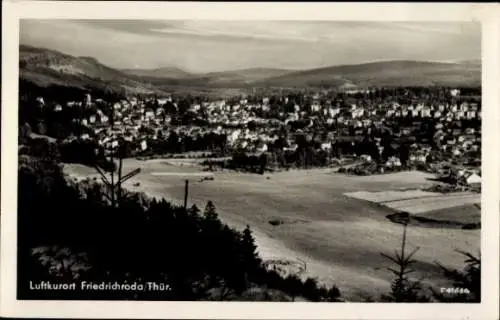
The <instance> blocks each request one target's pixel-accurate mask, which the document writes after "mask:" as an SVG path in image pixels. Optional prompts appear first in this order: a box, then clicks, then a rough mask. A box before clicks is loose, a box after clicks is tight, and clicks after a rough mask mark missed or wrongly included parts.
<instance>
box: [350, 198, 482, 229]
mask: <svg viewBox="0 0 500 320" xmlns="http://www.w3.org/2000/svg"><path fill="white" fill-rule="evenodd" d="M345 195H346V196H349V197H352V198H355V199H360V200H366V201H370V202H374V203H377V204H380V205H382V206H385V207H387V208H390V209H393V210H395V211H405V212H408V213H410V214H412V215H414V216H418V217H422V218H424V219H432V220H439V221H446V222H457V223H458V224H459V225H460V224H468V223H479V222H480V221H481V210H480V209H479V208H478V207H476V206H474V205H475V204H480V203H481V194H479V193H474V192H454V193H449V194H442V193H439V192H426V191H422V190H404V191H381V192H366V191H362V192H350V193H346V194H345Z"/></svg>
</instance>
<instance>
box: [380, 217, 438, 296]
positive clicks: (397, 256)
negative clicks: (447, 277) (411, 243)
mask: <svg viewBox="0 0 500 320" xmlns="http://www.w3.org/2000/svg"><path fill="white" fill-rule="evenodd" d="M399 223H401V224H403V227H404V231H403V240H402V244H401V252H395V253H394V256H389V255H386V254H384V253H381V255H382V256H383V257H384V258H387V259H388V260H390V261H392V262H394V263H395V264H396V265H397V266H398V267H399V268H398V269H393V268H387V270H389V271H391V272H392V273H393V274H394V275H395V276H396V278H394V280H393V281H392V283H391V292H390V293H389V295H383V296H382V300H383V301H387V302H427V301H429V299H428V297H427V296H425V295H422V294H421V292H422V286H421V282H420V281H415V280H411V279H410V278H409V277H408V274H410V273H412V272H415V270H413V269H411V266H412V265H413V264H414V263H415V260H413V259H412V257H413V256H414V255H415V253H416V252H417V251H418V249H419V248H416V249H415V250H413V251H412V252H410V254H408V255H405V249H406V229H407V227H408V223H409V215H408V214H407V213H402V214H401V217H400V221H399Z"/></svg>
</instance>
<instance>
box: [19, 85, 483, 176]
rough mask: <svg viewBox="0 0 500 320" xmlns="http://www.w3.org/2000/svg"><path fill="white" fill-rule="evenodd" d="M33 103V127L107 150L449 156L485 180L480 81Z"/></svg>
mask: <svg viewBox="0 0 500 320" xmlns="http://www.w3.org/2000/svg"><path fill="white" fill-rule="evenodd" d="M25 105H26V106H30V107H32V106H34V107H35V110H38V111H37V112H26V113H24V114H26V117H27V118H28V119H27V120H28V121H27V123H28V124H29V125H28V126H29V129H28V130H29V131H31V132H34V133H37V134H46V133H48V135H49V136H53V137H59V138H60V139H61V144H62V145H65V144H71V143H75V142H79V143H93V144H95V150H96V152H97V153H102V154H103V155H105V154H106V152H108V151H109V150H112V149H114V148H116V147H118V145H119V144H120V145H122V146H123V150H126V151H124V152H125V154H124V156H125V157H142V158H148V157H149V158H151V157H165V158H168V157H193V158H194V157H197V158H221V157H231V156H232V157H233V159H232V160H233V161H232V162H233V167H234V166H236V167H239V168H240V169H241V168H242V167H248V165H250V166H251V165H252V161H249V160H248V159H247V160H246V161H245V159H243V160H241V159H242V156H241V154H243V155H246V157H247V158H248V157H254V158H255V157H258V158H259V159H262V158H263V156H262V155H265V160H264V162H265V163H264V166H265V168H262V170H266V169H274V170H279V169H280V168H290V167H295V168H308V167H324V166H330V165H333V164H345V163H349V162H348V159H351V163H356V164H357V165H356V166H350V169H349V170H346V169H345V168H342V169H344V170H345V171H346V172H353V173H357V174H373V173H383V172H392V171H395V170H398V169H401V168H402V167H404V168H414V169H415V170H417V169H418V170H424V171H429V170H431V168H434V166H433V165H437V164H446V165H445V166H440V169H442V171H441V174H444V173H446V172H448V174H450V172H454V173H455V175H456V176H457V178H459V179H465V180H467V179H468V178H469V177H470V176H472V178H471V179H470V182H471V183H476V184H477V183H478V181H479V182H480V178H479V180H478V176H480V174H481V173H480V165H481V100H480V92H479V90H473V89H467V88H465V89H462V90H458V89H454V88H427V89H423V88H398V89H367V90H344V91H343V92H328V91H323V92H314V93H306V94H304V93H299V94H297V93H295V94H294V93H290V94H282V95H278V94H275V95H271V96H259V95H253V96H251V95H248V96H244V97H236V98H232V99H219V100H209V99H208V98H206V97H194V98H193V97H187V98H186V97H175V96H174V97H172V96H169V97H162V98H159V97H137V96H133V97H123V98H121V99H116V98H115V101H105V100H103V99H102V98H96V99H93V97H92V96H91V95H90V94H88V93H87V94H85V95H84V96H83V97H82V99H80V100H76V101H66V102H56V101H45V99H44V97H37V98H36V99H35V100H34V101H30V102H26V104H25ZM30 110H33V108H32V109H30ZM21 115H23V112H22V110H21ZM23 125H24V124H23ZM235 155H240V156H239V157H236V156H235ZM235 159H236V160H235ZM209 162H210V161H209ZM235 162H239V163H236V164H235ZM210 163H215V164H216V163H217V162H216V161H211V162H210ZM253 163H256V164H257V166H259V165H262V161H259V160H257V161H253ZM374 164H375V165H374ZM211 167H212V168H213V166H211ZM226 167H228V168H229V167H230V166H229V165H226ZM342 169H341V171H342ZM446 170H447V171H446Z"/></svg>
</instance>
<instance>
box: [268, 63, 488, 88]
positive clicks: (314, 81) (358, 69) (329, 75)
mask: <svg viewBox="0 0 500 320" xmlns="http://www.w3.org/2000/svg"><path fill="white" fill-rule="evenodd" d="M435 84H437V85H445V86H448V85H450V86H476V85H480V84H481V67H480V64H471V63H439V62H422V61H384V62H372V63H364V64H357V65H343V66H334V67H327V68H319V69H312V70H306V71H298V72H292V73H289V74H286V75H283V76H278V77H273V78H269V79H266V80H264V81H262V82H261V83H259V85H262V86H273V87H316V86H345V85H349V86H352V85H355V86H359V87H364V86H375V87H376V86H430V85H435Z"/></svg>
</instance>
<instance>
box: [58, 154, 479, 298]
mask: <svg viewBox="0 0 500 320" xmlns="http://www.w3.org/2000/svg"><path fill="white" fill-rule="evenodd" d="M124 167H125V170H127V171H128V170H132V169H135V168H137V167H140V168H142V172H141V174H139V175H138V176H136V177H135V178H134V179H131V180H130V181H128V182H127V187H129V188H130V189H132V190H136V191H144V192H147V193H148V194H150V195H154V196H159V197H165V198H166V199H167V200H170V201H173V202H178V203H181V202H182V201H183V199H184V182H183V179H190V188H189V198H188V200H189V205H191V204H193V203H195V204H196V205H198V206H199V207H200V208H201V209H203V208H204V207H205V205H206V203H207V202H208V201H209V200H212V201H213V202H214V204H215V206H216V207H217V209H218V212H219V214H220V216H221V218H222V219H223V220H224V221H225V222H226V223H227V224H229V225H231V226H234V227H237V228H243V227H244V226H245V225H247V224H248V225H250V226H251V227H252V230H254V235H255V237H256V239H257V244H258V246H259V252H260V254H261V256H262V257H263V258H264V259H268V260H288V261H295V262H298V261H304V262H305V265H306V270H305V272H304V273H303V275H304V276H313V277H317V278H318V280H320V281H321V282H323V283H326V284H331V283H335V284H336V285H337V286H338V287H339V288H340V290H341V292H342V294H343V296H344V297H345V298H346V299H348V300H353V301H355V300H358V301H359V300H360V299H361V298H362V297H364V296H367V295H368V296H371V297H372V298H375V299H377V297H378V295H379V294H381V293H387V292H388V291H389V285H390V284H389V281H390V280H391V274H390V273H389V272H388V271H387V270H386V269H385V268H386V267H389V266H390V265H389V264H388V262H387V261H386V260H385V259H384V258H383V257H382V256H381V255H380V252H384V253H388V254H391V253H393V252H394V250H396V249H398V248H399V246H400V241H401V236H402V228H401V226H399V225H397V224H394V223H392V222H391V221H389V220H388V219H387V218H386V216H387V215H388V214H390V213H392V212H393V211H392V210H391V209H389V208H386V207H383V206H380V205H377V204H374V203H371V202H369V201H362V200H359V199H354V198H352V197H348V196H346V195H344V193H350V192H377V191H380V190H400V189H403V188H404V189H417V188H419V187H422V186H425V185H429V184H430V183H431V182H430V181H429V180H427V176H426V175H425V174H423V173H420V172H407V173H405V172H402V173H395V174H388V175H377V176H370V177H356V176H344V175H339V174H335V173H333V172H332V169H313V170H307V171H290V172H277V173H273V174H265V175H251V174H243V173H229V172H221V173H215V175H214V176H215V180H214V181H202V179H201V175H200V177H197V176H196V173H197V172H200V173H201V171H200V169H199V168H197V167H196V166H180V165H173V164H172V163H167V162H166V160H150V161H138V160H134V159H128V160H126V161H125V162H124ZM66 171H67V172H68V173H71V174H72V175H73V176H79V177H83V176H89V175H93V174H95V173H94V172H93V170H92V169H91V168H87V167H84V166H80V165H67V166H66ZM154 172H156V173H157V172H170V174H167V175H152V174H151V173H154ZM184 173H188V174H187V175H185V174H184ZM136 182H140V185H139V186H138V187H134V186H133V185H134V184H135V183H136ZM422 196H425V194H423V195H422ZM393 198H394V197H393ZM273 220H279V221H281V223H280V224H271V223H270V221H273ZM408 245H409V247H410V248H415V247H417V246H418V247H420V250H419V251H418V253H417V255H416V256H415V258H416V260H417V264H416V269H417V272H416V273H415V276H416V277H418V278H423V279H425V281H426V282H427V283H428V284H432V285H433V286H436V287H439V286H440V285H444V284H447V282H446V281H445V280H444V279H443V277H442V275H441V272H440V270H439V269H438V268H437V267H436V265H435V264H434V262H435V261H439V262H441V263H442V264H444V265H447V266H450V267H458V268H461V267H462V266H463V258H462V256H461V255H459V254H458V253H455V252H454V250H455V249H460V250H465V251H471V252H473V253H477V250H478V249H479V246H480V231H479V230H460V229H440V228H424V227H410V228H409V229H408Z"/></svg>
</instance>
